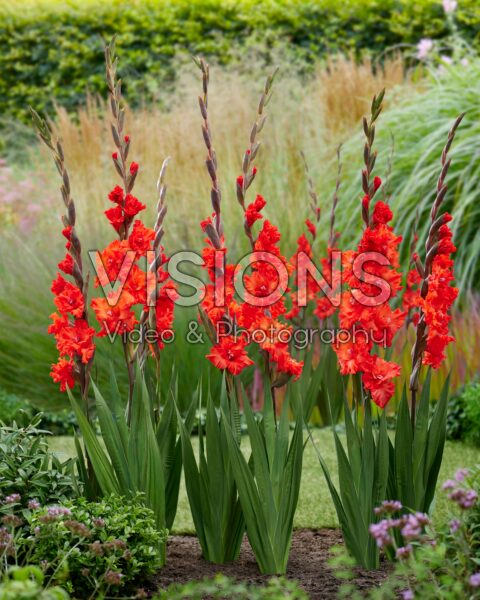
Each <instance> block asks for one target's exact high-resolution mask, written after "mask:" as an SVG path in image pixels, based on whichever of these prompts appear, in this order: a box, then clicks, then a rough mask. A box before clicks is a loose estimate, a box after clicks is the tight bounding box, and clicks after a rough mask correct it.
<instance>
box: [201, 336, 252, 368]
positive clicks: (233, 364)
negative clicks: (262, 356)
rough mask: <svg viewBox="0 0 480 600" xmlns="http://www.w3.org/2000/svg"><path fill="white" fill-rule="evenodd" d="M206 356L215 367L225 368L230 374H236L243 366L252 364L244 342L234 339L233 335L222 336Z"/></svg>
mask: <svg viewBox="0 0 480 600" xmlns="http://www.w3.org/2000/svg"><path fill="white" fill-rule="evenodd" d="M207 358H208V360H209V361H210V362H211V363H212V364H213V365H214V366H215V367H217V369H222V370H225V369H226V370H227V371H228V372H229V373H231V374H232V375H238V374H239V373H241V372H242V371H243V369H244V368H245V367H248V366H249V365H253V360H251V359H250V358H249V357H248V354H247V353H246V351H245V344H244V342H242V341H236V340H235V339H234V338H233V337H222V338H221V340H220V341H219V342H218V344H215V346H213V347H212V349H211V350H210V354H207Z"/></svg>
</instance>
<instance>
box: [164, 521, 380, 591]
mask: <svg viewBox="0 0 480 600" xmlns="http://www.w3.org/2000/svg"><path fill="white" fill-rule="evenodd" d="M342 543H343V540H342V534H341V532H340V530H338V529H319V530H311V529H300V530H297V531H294V533H293V539H292V548H291V552H290V560H289V563H288V569H287V577H288V579H295V580H297V581H298V583H299V585H300V586H301V587H302V588H303V589H304V590H305V591H306V592H307V594H308V595H309V596H310V598H312V599H314V600H316V599H323V598H335V597H336V593H337V591H338V589H339V587H340V585H341V581H340V580H338V579H337V578H336V577H335V575H334V574H333V572H332V570H331V569H330V568H329V567H328V565H327V561H328V560H329V558H330V557H331V554H330V549H331V548H332V546H336V545H339V544H342ZM216 573H223V574H224V575H227V576H229V577H232V578H234V579H236V580H238V581H244V582H247V583H253V584H263V583H265V582H266V581H267V580H268V579H269V578H270V576H268V575H261V574H260V572H259V570H258V566H257V563H256V562H255V558H254V555H253V552H252V550H251V548H250V545H249V543H248V540H247V538H246V537H245V539H244V541H243V544H242V549H241V551H240V557H239V559H238V560H236V561H235V562H233V563H229V564H225V565H214V564H212V563H210V562H208V561H206V560H204V559H203V558H202V556H201V548H200V545H199V543H198V540H197V538H196V537H193V536H172V537H171V538H170V539H169V543H168V550H167V565H166V566H165V567H164V568H163V569H162V570H161V571H159V572H158V573H157V575H156V576H155V577H154V581H153V583H154V585H155V587H157V588H166V587H168V585H170V584H171V583H186V582H187V581H192V580H200V579H203V578H205V577H213V576H214V575H215V574H216ZM356 574H357V577H356V579H355V582H356V584H357V587H358V588H359V589H360V590H363V591H367V590H368V589H370V588H372V587H375V586H377V585H378V584H379V583H381V582H382V581H383V580H384V579H385V577H386V576H387V574H388V564H382V566H381V568H380V569H379V570H376V571H368V570H362V569H357V570H356Z"/></svg>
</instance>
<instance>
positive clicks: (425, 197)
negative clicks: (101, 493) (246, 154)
mask: <svg viewBox="0 0 480 600" xmlns="http://www.w3.org/2000/svg"><path fill="white" fill-rule="evenodd" d="M113 33H117V34H118V51H119V54H120V73H121V75H122V77H124V78H125V80H126V85H125V92H126V97H127V100H128V102H129V108H128V114H127V130H128V132H129V134H130V135H131V138H132V148H131V157H132V159H133V160H135V161H137V162H139V163H140V172H139V175H138V178H137V183H136V188H135V190H136V194H137V196H138V197H139V199H140V200H141V201H142V202H144V203H146V204H147V206H148V209H147V214H146V216H145V219H144V220H145V222H146V223H147V224H148V222H150V223H151V224H153V219H154V205H155V197H156V195H155V194H156V192H155V182H156V177H157V174H158V170H159V168H160V165H161V164H162V161H163V159H164V158H165V157H166V156H171V157H172V161H171V163H170V166H169V168H168V172H167V183H168V196H167V202H168V205H169V212H168V215H167V219H166V233H165V238H164V241H165V246H166V249H167V252H168V253H172V252H174V251H177V250H181V249H182V250H183V249H191V250H196V251H200V250H201V248H202V245H203V235H202V233H201V231H200V228H199V226H198V222H199V221H200V220H201V219H203V218H205V217H206V216H207V215H208V214H209V212H210V192H209V182H208V176H207V174H206V172H205V167H204V149H203V140H202V137H201V131H200V119H199V114H198V105H197V100H196V98H197V96H198V93H199V91H200V85H199V83H200V82H199V81H198V77H197V73H196V69H195V67H194V65H193V64H192V62H191V59H190V54H192V53H201V54H204V55H205V56H206V57H207V58H208V59H209V60H210V61H211V63H212V73H211V99H210V120H211V126H212V130H213V136H214V143H215V148H216V150H217V155H218V162H219V177H220V183H221V187H222V191H223V196H224V203H225V205H224V206H225V209H224V210H225V213H224V214H225V215H226V218H225V227H226V234H227V236H228V240H229V246H230V249H231V252H232V258H233V257H238V258H239V257H241V256H242V254H243V253H244V252H245V251H246V250H247V247H246V246H245V241H244V236H243V235H242V231H241V226H240V219H241V216H240V213H239V211H238V210H237V209H238V205H237V201H236V198H235V180H236V176H237V175H238V173H239V172H240V166H241V160H242V154H243V151H244V149H245V146H246V144H247V142H248V135H249V130H250V126H251V123H252V122H253V118H254V112H255V106H256V101H257V98H258V95H259V93H260V90H261V88H262V85H263V81H264V78H265V75H266V73H268V72H271V70H272V68H273V65H278V66H279V67H280V71H279V75H278V79H277V80H276V82H275V92H274V97H273V100H272V102H271V103H270V105H269V107H268V111H269V117H268V122H267V124H266V126H265V128H264V130H263V131H262V142H263V148H262V150H261V152H260V154H259V159H258V166H259V172H258V175H257V179H256V182H255V186H256V187H255V191H256V192H259V193H261V194H262V195H264V196H265V198H266V200H267V202H268V205H267V208H266V210H265V213H266V216H267V218H270V219H271V220H272V221H273V222H274V223H275V224H276V225H278V226H279V228H280V230H281V232H282V251H283V252H284V254H287V255H290V254H292V253H293V252H294V250H295V243H296V239H297V238H298V236H299V235H300V233H301V232H302V231H303V229H304V224H303V223H304V220H305V218H306V217H307V216H309V208H308V193H307V186H306V180H305V174H304V167H303V163H302V159H301V156H300V151H301V150H303V151H304V153H305V155H306V158H307V161H308V163H309V167H310V174H311V176H312V179H313V181H314V185H315V187H316V191H317V192H318V194H319V196H320V199H321V206H322V220H321V225H320V232H319V238H318V243H317V246H316V247H315V254H316V256H317V257H322V256H323V255H324V253H325V244H326V239H327V236H328V219H329V210H330V201H331V196H332V193H333V189H334V186H335V174H336V164H335V156H336V148H337V146H338V144H339V143H342V144H343V146H342V163H343V174H342V185H341V189H340V203H339V207H338V210H337V228H338V230H339V231H340V233H341V241H340V246H341V247H342V248H344V249H346V248H351V247H353V246H354V244H355V241H356V240H357V239H358V236H359V232H360V228H361V219H360V211H359V210H358V203H359V199H360V197H361V185H360V172H361V166H362V150H363V141H362V139H361V135H362V134H361V117H362V116H363V114H365V113H366V112H367V111H368V107H369V103H370V100H371V97H372V96H373V95H374V94H375V93H377V92H378V91H379V90H381V89H382V88H383V87H385V88H386V89H387V96H386V109H385V111H384V114H383V116H382V118H381V120H380V123H379V127H378V136H377V148H378V150H379V157H378V163H377V164H378V167H377V170H376V172H378V174H379V175H381V176H382V177H383V178H384V179H387V180H388V185H386V186H385V195H386V196H387V197H388V199H389V201H390V202H391V204H392V207H393V209H394V213H395V217H396V218H395V227H396V230H397V231H398V232H399V233H401V234H402V235H403V237H404V243H403V252H402V256H403V261H404V267H406V266H407V264H408V259H409V246H410V241H411V235H412V232H413V224H414V221H415V218H416V213H417V212H418V213H419V215H420V230H419V234H420V238H421V239H420V242H419V243H420V246H419V247H420V248H421V244H422V240H423V236H424V235H425V227H426V217H427V214H428V210H429V205H430V203H431V200H432V197H433V194H434V190H435V184H436V177H437V176H438V171H439V159H440V153H441V150H442V147H443V144H444V142H445V139H446V133H447V130H448V129H449V127H450V125H451V123H452V122H453V120H454V118H455V117H456V116H457V115H458V114H459V113H460V112H462V111H466V112H467V115H466V118H465V120H464V122H463V124H462V126H461V128H460V131H459V133H458V136H457V139H456V140H455V144H454V147H453V150H452V154H451V155H452V167H451V169H450V173H449V193H448V197H447V206H448V209H449V210H450V211H451V212H452V214H453V215H454V217H455V219H454V221H453V227H454V230H455V236H456V237H455V241H456V244H457V246H458V255H457V261H458V262H457V267H456V273H457V278H458V280H459V282H460V287H461V294H462V296H461V301H460V302H459V303H458V305H457V309H456V310H455V312H454V314H453V319H452V329H453V332H454V335H456V337H457V344H456V345H455V346H450V347H449V349H448V359H447V362H446V364H445V366H444V367H442V371H441V373H439V374H438V375H437V376H436V377H435V378H434V380H433V385H434V386H435V385H437V386H438V387H439V386H440V384H441V381H442V379H443V378H444V376H445V375H446V373H447V372H448V371H451V372H452V388H453V389H454V390H458V394H463V389H464V387H463V386H465V385H468V383H469V382H470V381H472V380H474V379H475V377H476V376H477V374H478V371H479V369H480V359H479V358H478V350H477V349H478V347H479V344H480V314H479V301H478V293H479V291H480V290H479V287H480V286H479V276H480V272H479V262H478V255H479V251H480V233H479V232H480V209H479V206H480V202H479V201H480V191H479V186H478V178H479V169H480V114H479V113H480V105H479V102H478V98H479V97H480V58H479V57H478V52H477V48H478V44H479V43H480V5H479V4H478V2H477V1H476V0H464V1H459V3H458V7H457V8H456V10H455V11H454V14H450V15H446V14H445V11H444V8H443V6H442V2H441V1H439V0H435V1H434V0H419V1H418V2H415V3H413V2H410V1H408V0H384V1H381V0H348V1H345V2H341V3H340V2H337V1H335V0H315V1H313V0H312V1H310V2H308V1H303V0H276V1H267V2H261V3H253V2H251V1H250V0H240V1H238V2H231V1H226V0H218V1H213V0H193V1H187V0H175V2H160V1H153V0H147V1H141V2H140V1H134V0H131V1H128V2H124V1H121V0H112V1H111V2H108V3H107V2H104V1H101V0H84V1H80V0H72V1H70V2H53V0H50V1H42V0H25V1H22V2H20V1H19V0H13V1H11V0H10V1H8V0H0V47H1V48H2V52H1V53H0V127H1V131H2V136H1V138H0V139H1V141H0V159H1V160H0V257H1V260H0V330H1V334H0V419H7V415H10V417H8V418H10V419H11V418H12V417H11V415H12V411H13V413H14V414H15V411H16V410H17V408H18V407H17V408H15V406H17V404H16V403H20V405H22V403H25V401H28V405H27V404H26V405H25V407H24V408H25V410H36V409H38V408H42V409H44V410H45V409H47V410H49V411H50V410H58V409H60V408H62V407H64V406H66V402H65V397H64V395H62V394H60V393H59V392H58V391H57V389H56V387H57V386H55V385H54V384H52V382H51V379H50V377H49V374H48V373H49V367H50V364H51V363H52V362H54V361H55V360H56V351H55V347H54V341H53V340H52V339H51V338H50V337H49V336H48V335H47V333H46V329H47V326H48V324H49V315H50V314H51V313H52V312H53V310H54V306H53V301H52V298H51V294H50V291H49V287H50V282H51V279H52V278H53V277H54V275H55V265H56V264H57V262H58V261H59V260H60V259H61V258H62V257H63V238H62V237H61V235H60V222H59V217H60V214H61V212H62V203H61V198H60V195H59V192H58V187H59V182H58V180H57V174H56V172H55V170H54V167H53V166H52V164H51V160H50V157H49V156H48V155H47V154H46V153H45V152H44V151H43V149H42V148H40V146H39V144H38V143H37V141H36V139H35V136H34V135H33V132H32V128H31V127H30V125H29V123H28V117H27V109H28V105H29V104H31V105H33V106H34V107H35V108H36V109H38V110H41V111H47V113H48V114H49V116H50V117H51V118H52V120H53V124H54V128H55V129H56V132H57V133H58V134H59V135H60V136H61V138H62V140H63V145H64V148H65V154H66V163H67V167H68V170H69V173H70V177H71V182H72V190H73V196H74V198H75V202H76V207H77V213H78V217H77V221H78V232H79V234H80V237H81V240H82V243H83V246H84V248H85V249H86V250H87V249H96V248H99V247H100V248H101V247H103V246H104V245H106V244H107V243H108V242H109V241H110V240H111V239H112V231H111V230H110V229H109V226H108V223H107V222H106V219H105V218H104V216H103V210H105V208H107V206H108V200H107V194H108V192H109V191H110V189H111V188H112V187H113V186H114V185H115V184H116V183H117V179H116V174H115V173H114V170H113V168H112V165H111V159H110V152H111V149H112V144H111V140H110V136H111V133H110V124H109V116H108V113H107V111H106V107H105V103H104V97H105V91H106V90H105V84H104V68H103V53H102V48H103V40H104V39H106V38H109V37H110V36H111V35H112V34H113ZM422 38H429V39H430V38H431V39H432V40H434V42H432V43H434V44H435V50H432V51H431V56H430V57H424V58H425V59H424V60H422V61H419V60H418V49H417V44H418V42H419V41H420V40H421V39H422ZM95 295H96V293H95ZM196 318H197V317H196V314H195V311H194V310H186V309H181V308H180V309H177V316H176V322H175V328H176V332H177V337H176V340H175V343H174V344H171V345H167V346H166V348H165V350H164V351H163V354H162V373H163V374H164V376H163V378H162V386H163V390H164V392H166V390H167V389H168V388H169V386H170V380H171V378H172V377H174V378H175V379H176V381H177V383H176V385H177V389H178V392H177V395H178V399H179V404H180V406H181V408H182V409H186V407H188V405H189V402H190V399H191V396H192V391H193V389H194V388H195V387H196V386H197V385H198V382H199V381H202V385H204V386H207V385H211V386H215V385H219V381H218V373H217V372H215V370H214V369H213V368H211V367H210V364H209V363H208V361H206V360H205V359H204V356H205V354H206V353H207V348H208V346H207V345H205V344H200V343H198V344H192V343H190V342H191V340H190V341H188V340H187V334H188V331H189V322H191V321H192V320H195V319H196ZM408 336H409V334H408V333H407V332H403V333H402V334H401V335H400V336H399V338H398V341H397V345H398V350H399V351H400V353H401V359H400V362H401V363H402V364H403V365H405V369H404V372H405V373H407V372H408V369H409V367H408V365H409V361H410V347H411V346H410V344H409V343H408ZM118 346H119V345H118V344H117V345H115V346H112V345H111V344H109V343H108V341H105V340H102V341H101V342H100V343H99V351H98V355H97V357H98V361H97V362H96V367H95V368H96V373H95V377H96V378H97V379H98V380H99V382H100V386H101V385H102V382H103V381H104V380H105V379H106V377H107V374H108V366H109V363H110V362H112V361H113V362H114V364H118V369H116V370H117V373H118V374H119V377H120V378H121V374H122V373H123V357H122V355H121V351H120V348H119V347H118ZM319 352H321V350H318V349H317V350H316V355H315V360H314V361H313V367H312V373H308V374H307V375H306V376H305V381H304V382H303V383H301V382H299V383H297V384H292V386H291V389H292V394H293V395H294V396H295V395H299V394H300V395H302V394H303V395H305V396H308V402H310V401H312V403H313V405H315V406H316V409H315V410H314V411H313V414H314V418H315V419H316V421H317V422H320V423H322V422H323V423H324V422H326V420H328V416H327V414H328V411H327V410H326V404H325V403H326V399H325V397H324V395H322V393H321V391H320V393H316V394H315V397H312V398H311V397H310V396H311V394H313V393H314V392H313V390H314V389H316V390H318V386H315V385H313V384H312V385H310V383H311V382H312V381H313V382H314V371H315V368H316V365H317V361H318V359H319V357H320V361H321V360H322V358H321V354H320V355H319V354H318V353H319ZM327 370H328V369H327ZM186 373H187V374H188V376H185V374H186ZM177 375H178V377H177ZM32 382H35V385H32ZM120 382H121V380H120ZM435 382H437V383H435ZM244 383H245V385H246V386H247V389H248V390H249V391H250V393H254V392H253V391H252V390H253V389H254V387H255V381H254V374H253V373H251V372H249V373H247V375H246V377H245V380H244ZM398 385H399V389H400V388H401V386H402V385H403V381H399V384H398ZM310 388H311V389H310ZM435 389H437V388H435V387H434V390H435ZM1 390H3V391H1ZM432 396H433V397H434V398H435V391H434V393H433V394H432ZM12 398H14V400H12ZM477 401H480V400H478V399H477ZM470 404H473V405H475V401H472V402H470ZM2 406H5V409H2ZM392 407H394V402H392ZM457 408H458V406H457ZM452 410H453V409H452ZM462 410H463V409H462ZM2 411H3V416H2ZM460 412H461V411H460ZM464 412H465V411H464ZM479 412H480V411H479ZM62 414H63V413H62ZM465 414H467V413H465ZM471 414H473V412H471ZM16 418H20V417H19V416H18V415H17V417H16ZM69 418H70V417H68V416H67V415H65V422H66V426H67V427H69V426H70V425H69V421H68V419H69Z"/></svg>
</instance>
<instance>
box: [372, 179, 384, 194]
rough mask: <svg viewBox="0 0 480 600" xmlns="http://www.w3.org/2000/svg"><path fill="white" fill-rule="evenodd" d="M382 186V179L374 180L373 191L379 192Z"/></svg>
mask: <svg viewBox="0 0 480 600" xmlns="http://www.w3.org/2000/svg"><path fill="white" fill-rule="evenodd" d="M381 185H382V180H381V179H380V177H374V178H373V189H374V190H375V191H377V190H378V188H379V187H380V186H381Z"/></svg>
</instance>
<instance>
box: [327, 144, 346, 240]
mask: <svg viewBox="0 0 480 600" xmlns="http://www.w3.org/2000/svg"><path fill="white" fill-rule="evenodd" d="M341 152H342V144H339V145H338V147H337V179H336V181H335V190H334V192H333V196H332V208H331V211H330V236H329V238H328V247H329V248H331V249H333V248H334V247H335V246H336V244H337V242H338V237H339V234H338V233H336V232H335V213H336V211H337V205H338V201H339V192H340V186H341V184H342V168H343V165H342V160H341Z"/></svg>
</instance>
